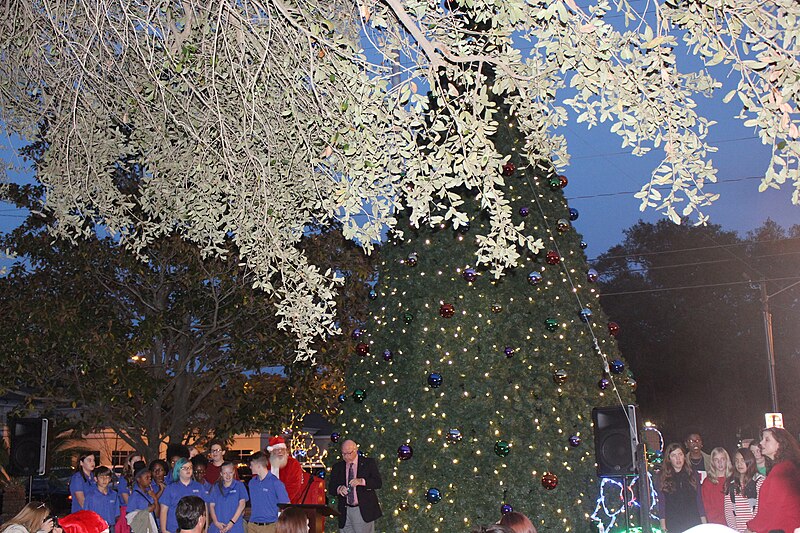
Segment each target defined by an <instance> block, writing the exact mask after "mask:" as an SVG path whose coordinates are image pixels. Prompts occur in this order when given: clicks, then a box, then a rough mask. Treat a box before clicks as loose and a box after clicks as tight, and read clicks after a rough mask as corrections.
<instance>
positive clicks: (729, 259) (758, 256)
mask: <svg viewBox="0 0 800 533" xmlns="http://www.w3.org/2000/svg"><path fill="white" fill-rule="evenodd" d="M796 254H800V250H798V251H796V252H783V253H779V254H766V255H757V256H754V257H750V258H748V259H763V258H766V257H780V256H784V255H796ZM737 260H741V259H739V258H737V257H732V258H728V259H714V260H712V261H697V262H695V263H678V264H675V265H656V266H647V267H641V268H629V269H626V272H632V273H633V272H649V271H651V270H661V269H664V268H680V267H691V266H702V265H712V264H716V263H729V262H731V261H737ZM747 266H748V267H749V268H751V269H752V270H754V271H755V270H756V269H755V268H754V267H752V266H750V265H749V264H748V265H747Z"/></svg>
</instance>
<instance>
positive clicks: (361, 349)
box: [356, 342, 369, 357]
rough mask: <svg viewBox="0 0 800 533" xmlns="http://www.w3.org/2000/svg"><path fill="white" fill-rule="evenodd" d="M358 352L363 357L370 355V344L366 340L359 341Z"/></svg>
mask: <svg viewBox="0 0 800 533" xmlns="http://www.w3.org/2000/svg"><path fill="white" fill-rule="evenodd" d="M356 353H357V354H358V355H360V356H361V357H366V356H368V355H369V344H367V343H366V342H359V343H358V344H356Z"/></svg>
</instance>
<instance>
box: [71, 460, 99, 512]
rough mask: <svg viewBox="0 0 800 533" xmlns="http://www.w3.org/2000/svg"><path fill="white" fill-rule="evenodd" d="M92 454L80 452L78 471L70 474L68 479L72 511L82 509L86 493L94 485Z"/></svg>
mask: <svg viewBox="0 0 800 533" xmlns="http://www.w3.org/2000/svg"><path fill="white" fill-rule="evenodd" d="M94 467H95V464H94V454H93V453H91V452H89V453H82V454H80V455H79V456H78V471H77V472H75V473H74V474H72V477H71V478H70V480H69V494H70V496H72V510H71V511H70V512H72V513H74V512H76V511H80V510H81V509H83V502H84V501H85V500H86V493H87V492H89V489H90V488H92V487H94V485H95V481H94Z"/></svg>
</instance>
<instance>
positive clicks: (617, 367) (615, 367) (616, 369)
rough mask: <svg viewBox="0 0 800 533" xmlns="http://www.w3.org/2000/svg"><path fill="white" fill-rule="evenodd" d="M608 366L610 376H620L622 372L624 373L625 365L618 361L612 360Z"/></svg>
mask: <svg viewBox="0 0 800 533" xmlns="http://www.w3.org/2000/svg"><path fill="white" fill-rule="evenodd" d="M608 366H609V368H610V369H611V373H612V374H622V373H623V372H625V363H623V362H622V361H620V360H619V359H614V360H613V361H611V364H610V365H608Z"/></svg>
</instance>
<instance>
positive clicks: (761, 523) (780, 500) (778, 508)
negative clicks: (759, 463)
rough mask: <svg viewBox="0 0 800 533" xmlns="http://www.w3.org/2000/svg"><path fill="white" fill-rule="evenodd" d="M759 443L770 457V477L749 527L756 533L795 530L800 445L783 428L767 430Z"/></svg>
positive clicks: (799, 519)
mask: <svg viewBox="0 0 800 533" xmlns="http://www.w3.org/2000/svg"><path fill="white" fill-rule="evenodd" d="M759 446H760V447H761V453H762V454H763V455H764V457H766V460H767V479H765V480H764V483H763V484H762V485H761V492H760V493H759V495H758V511H757V512H756V516H755V517H754V518H753V519H752V520H750V521H749V522H747V528H748V530H749V531H753V532H754V533H769V531H772V530H774V529H782V530H784V531H787V532H789V531H794V530H795V529H796V528H798V527H800V446H798V444H797V441H796V440H795V438H794V437H792V435H791V434H790V433H789V432H788V431H786V430H785V429H783V428H767V429H765V430H763V431H762V432H761V442H760V443H759Z"/></svg>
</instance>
